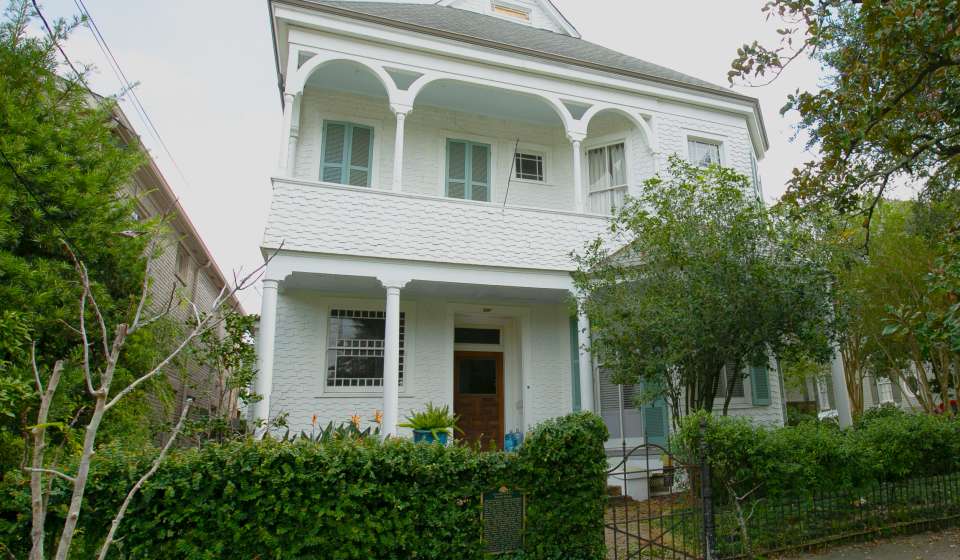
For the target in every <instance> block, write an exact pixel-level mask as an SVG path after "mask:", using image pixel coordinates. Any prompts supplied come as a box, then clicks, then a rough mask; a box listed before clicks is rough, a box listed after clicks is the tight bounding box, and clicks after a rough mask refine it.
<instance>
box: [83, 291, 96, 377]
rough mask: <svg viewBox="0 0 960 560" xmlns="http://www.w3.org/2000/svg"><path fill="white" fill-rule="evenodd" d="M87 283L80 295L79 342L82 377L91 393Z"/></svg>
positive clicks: (91, 374)
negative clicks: (80, 345) (81, 353)
mask: <svg viewBox="0 0 960 560" xmlns="http://www.w3.org/2000/svg"><path fill="white" fill-rule="evenodd" d="M87 289H88V286H87V283H86V282H84V283H83V294H81V295H80V342H81V344H82V345H83V379H84V381H85V382H86V384H87V392H88V393H90V394H91V395H93V392H94V389H93V373H92V372H91V371H90V340H89V339H88V338H87V320H86V316H87Z"/></svg>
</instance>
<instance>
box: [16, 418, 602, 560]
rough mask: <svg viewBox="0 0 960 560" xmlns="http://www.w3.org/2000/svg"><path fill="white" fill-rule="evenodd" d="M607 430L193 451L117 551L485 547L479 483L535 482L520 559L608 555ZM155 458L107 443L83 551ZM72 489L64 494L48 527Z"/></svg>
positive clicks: (152, 494) (22, 536)
mask: <svg viewBox="0 0 960 560" xmlns="http://www.w3.org/2000/svg"><path fill="white" fill-rule="evenodd" d="M606 435H607V434H606V428H605V426H604V424H603V422H602V421H601V420H600V419H599V418H598V417H596V416H595V415H592V414H589V413H583V414H576V415H572V416H568V417H565V418H560V419H556V420H550V421H547V422H544V423H543V424H541V425H540V426H538V427H537V428H535V429H534V430H533V432H532V433H531V434H530V435H529V436H528V438H527V442H526V444H525V445H524V446H523V447H522V448H521V450H520V452H519V453H517V454H504V453H481V452H478V451H476V450H474V449H470V448H467V447H442V446H438V445H417V444H414V443H412V442H409V441H406V440H390V441H387V442H379V441H378V440H376V439H372V438H371V439H344V438H340V439H332V440H330V441H327V442H324V443H319V444H318V443H316V442H312V441H308V440H298V441H294V442H279V441H263V442H253V441H242V442H231V443H225V444H221V445H210V446H207V447H204V448H202V449H199V450H196V449H192V450H183V451H179V452H176V453H173V454H172V455H171V456H170V457H169V459H168V460H167V461H166V462H165V463H164V464H163V465H162V466H161V468H160V470H158V471H157V473H156V475H155V476H154V478H153V479H152V480H151V481H150V482H149V483H148V484H147V485H146V486H145V487H144V489H143V490H142V492H141V494H139V495H138V496H137V498H136V499H135V500H134V501H133V503H132V504H131V507H130V509H129V511H128V513H127V516H126V518H125V519H124V521H123V523H122V525H121V526H120V530H119V533H118V536H119V537H120V538H121V541H120V542H118V543H117V546H116V550H115V551H114V552H113V553H112V554H111V557H112V558H136V559H139V558H150V559H154V558H171V559H174V558H185V559H191V560H192V559H214V558H224V557H236V558H261V559H264V560H266V559H268V558H269V559H285V558H297V559H301V558H324V559H333V560H339V559H364V560H366V559H369V558H437V559H441V558H443V559H448V558H457V559H464V560H466V559H480V558H483V546H482V543H481V542H480V534H481V525H480V495H481V494H482V493H483V492H486V491H490V490H492V489H495V488H498V487H499V486H501V485H506V486H510V487H517V488H520V489H522V490H524V491H526V492H527V504H528V508H527V533H526V543H525V550H524V552H523V553H522V557H523V558H530V559H560V558H564V559H591V560H593V559H599V558H602V557H603V546H604V540H603V539H604V537H603V504H604V498H605V480H604V471H605V468H606V458H605V456H604V453H603V441H604V440H605V439H606ZM153 456H154V454H153V453H152V452H143V451H140V452H130V451H123V450H117V449H103V450H102V451H101V452H100V453H99V454H98V458H97V460H96V462H95V467H94V469H93V472H92V478H91V482H90V485H89V486H88V488H87V502H86V506H85V508H84V511H83V513H82V515H81V518H80V527H81V530H82V535H81V537H80V543H81V546H82V547H84V548H80V549H78V550H77V551H76V552H75V554H74V556H76V557H78V558H80V557H92V556H93V552H94V549H95V547H96V545H97V544H98V543H99V542H101V540H102V537H103V535H104V533H105V531H106V530H107V528H108V527H109V524H110V520H111V518H112V515H113V513H114V512H115V511H116V508H117V506H118V504H119V503H120V502H121V501H122V499H123V496H124V495H125V493H126V492H127V490H128V489H129V487H130V486H131V485H132V484H133V483H134V481H135V480H136V479H137V477H139V476H140V475H141V474H142V473H143V472H144V471H145V470H146V469H147V468H148V465H149V463H150V460H151V459H152V457H153ZM21 480H22V477H21ZM0 490H4V489H0ZM5 490H6V491H4V492H3V493H2V494H0V502H2V504H3V505H0V538H2V539H3V542H5V543H7V546H8V547H9V548H10V549H11V550H12V551H13V552H14V553H15V554H18V555H22V556H25V554H24V553H25V551H26V548H27V546H28V544H27V539H28V534H29V518H28V511H29V496H28V492H29V491H28V489H27V488H26V487H25V485H24V484H22V483H21V484H19V485H16V484H12V483H10V484H8V485H7V487H6V489H5ZM63 500H64V497H63V496H62V495H60V494H59V493H55V495H54V498H53V501H54V503H53V504H52V507H51V516H50V519H49V520H48V527H49V528H50V529H51V532H53V531H55V530H56V528H57V527H58V526H60V524H61V523H62V518H61V517H60V516H61V515H62V511H63V508H62V507H61V505H62V502H63ZM52 537H53V535H51V538H52Z"/></svg>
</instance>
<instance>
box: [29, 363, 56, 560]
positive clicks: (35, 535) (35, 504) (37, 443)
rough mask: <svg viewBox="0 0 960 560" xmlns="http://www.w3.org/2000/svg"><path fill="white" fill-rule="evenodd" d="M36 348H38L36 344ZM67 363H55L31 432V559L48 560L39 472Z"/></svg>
mask: <svg viewBox="0 0 960 560" xmlns="http://www.w3.org/2000/svg"><path fill="white" fill-rule="evenodd" d="M34 346H36V345H34ZM33 365H34V371H35V375H36V376H37V383H40V373H39V370H38V369H37V367H36V359H34V361H33ZM63 366H64V362H63V361H62V360H61V361H59V362H57V363H56V364H54V366H53V372H52V373H51V374H50V379H49V381H47V390H46V391H45V392H44V393H43V395H42V396H41V397H40V409H39V411H38V412H37V424H36V425H35V426H34V427H33V428H32V429H31V430H30V433H31V437H32V438H33V460H32V463H31V467H30V468H31V469H32V470H31V473H30V506H31V514H32V515H31V517H32V518H33V527H32V529H31V532H30V536H31V541H32V548H31V549H30V560H44V555H43V541H44V526H45V525H46V521H47V508H46V505H45V503H44V500H43V473H42V472H41V471H40V470H38V469H43V462H44V460H43V459H44V451H43V450H44V448H45V447H46V438H45V435H46V431H47V417H48V416H49V414H50V404H51V403H52V402H53V395H54V394H55V392H56V390H57V385H58V384H59V383H60V376H61V375H62V374H63Z"/></svg>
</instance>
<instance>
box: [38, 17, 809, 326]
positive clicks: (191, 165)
mask: <svg viewBox="0 0 960 560" xmlns="http://www.w3.org/2000/svg"><path fill="white" fill-rule="evenodd" d="M74 1H75V0H46V1H44V2H43V4H42V5H43V9H44V11H45V13H46V14H47V15H48V16H51V17H58V16H63V17H68V16H72V15H73V14H75V13H76V6H75V4H74ZM765 1H766V0H724V1H722V2H718V1H717V0H657V1H652V0H590V1H589V2H588V1H584V0H554V3H555V4H556V5H557V7H558V8H559V9H560V10H561V11H562V12H563V13H564V15H565V16H566V17H567V19H569V20H570V21H571V22H572V23H573V25H574V26H576V27H577V29H578V30H579V31H580V33H581V34H582V35H583V38H584V39H586V40H588V41H592V42H595V43H599V44H601V45H603V46H606V47H609V48H612V49H616V50H618V51H621V52H624V53H626V54H629V55H631V56H635V57H637V58H641V59H644V60H648V61H650V62H655V63H657V64H661V65H664V66H668V67H670V68H673V69H675V70H679V71H681V72H684V73H687V74H690V75H693V76H697V77H699V78H702V79H705V80H708V81H711V82H714V83H717V84H722V85H726V83H727V82H726V73H727V70H728V69H729V67H730V61H731V60H732V59H733V58H734V56H735V54H736V49H737V47H738V46H740V45H741V44H743V43H744V42H750V41H752V40H754V39H765V40H767V41H772V40H775V25H774V24H773V23H772V22H770V23H768V22H766V21H765V20H764V17H763V14H762V13H761V11H760V8H761V6H762V5H763V4H764V3H765ZM84 2H85V4H86V6H87V8H88V9H89V10H90V12H91V13H92V15H93V18H94V20H95V21H96V23H97V25H98V26H99V28H100V31H101V33H102V34H103V35H104V37H105V38H106V40H107V43H108V44H109V46H110V48H111V49H112V51H113V54H114V55H115V56H116V58H117V60H118V61H119V63H120V65H121V66H122V68H123V70H124V72H125V73H126V75H127V77H128V78H129V79H130V80H131V81H133V82H137V83H139V85H138V87H137V93H138V95H139V96H140V99H141V100H142V102H143V104H144V106H145V107H146V109H147V111H148V113H149V115H150V118H151V119H152V121H153V123H154V124H155V125H156V127H157V129H158V130H159V132H160V135H161V136H162V138H163V140H164V141H165V142H166V144H167V146H168V147H169V149H170V152H171V153H172V155H173V159H174V160H175V161H176V164H177V166H179V168H180V170H182V175H181V173H180V172H179V171H178V170H177V167H176V166H174V164H173V162H172V161H171V158H170V157H169V156H168V155H167V154H166V153H165V152H164V151H163V150H162V149H161V147H160V146H159V144H158V142H157V140H156V139H155V138H153V137H152V135H151V133H150V132H149V129H148V128H147V126H146V125H145V124H144V123H143V122H141V120H140V119H138V117H137V115H136V112H135V111H134V108H133V107H132V104H131V103H129V102H127V101H123V102H122V107H123V109H124V111H126V112H127V114H128V115H129V116H130V118H131V120H132V121H133V123H134V125H135V126H136V127H137V129H138V131H139V132H140V135H141V137H143V139H144V142H145V143H146V145H147V146H148V147H149V148H150V149H151V153H152V155H153V157H154V159H156V160H157V162H158V164H159V165H160V167H161V169H162V170H163V171H164V174H165V176H166V178H167V180H168V182H169V183H170V184H171V185H172V186H173V189H174V190H175V191H176V193H177V195H178V196H179V197H180V201H181V204H182V205H183V207H184V208H185V209H186V211H187V213H188V214H189V216H190V219H191V220H192V221H193V223H194V224H195V225H196V227H197V229H198V230H199V232H200V234H201V236H202V237H203V239H204V241H205V242H206V244H207V246H208V247H209V248H210V250H211V251H212V253H213V255H214V258H215V259H216V261H217V263H218V264H219V265H220V267H221V269H222V270H223V271H224V272H225V273H226V274H227V275H228V276H229V275H230V271H231V270H234V269H238V268H243V269H245V270H250V269H252V268H255V267H256V266H258V265H259V264H260V263H261V256H260V251H259V244H260V240H261V237H262V234H263V228H264V225H265V221H266V217H267V210H268V205H269V200H270V179H269V178H270V175H271V173H272V172H273V170H274V169H275V163H276V154H277V148H278V139H279V127H280V99H279V94H278V91H277V86H276V74H275V69H274V63H273V49H272V45H271V36H270V28H269V21H268V15H267V3H266V0H163V1H158V0H84ZM66 50H67V53H68V55H69V56H70V57H71V58H74V59H76V60H78V61H82V62H84V63H89V64H94V65H96V66H97V70H96V72H95V75H94V77H93V79H92V83H93V86H94V87H95V88H96V89H97V90H99V91H101V92H104V93H108V94H109V93H116V92H118V91H119V90H120V83H119V81H118V80H117V78H115V77H114V75H113V73H112V72H111V71H110V67H109V65H108V63H107V60H106V58H105V57H104V56H103V54H102V53H101V52H100V50H99V49H98V48H97V46H96V43H95V42H94V40H93V36H92V35H91V33H90V31H89V30H88V29H86V28H80V29H78V30H77V31H76V32H75V34H74V36H73V37H72V38H71V40H70V41H69V42H68V43H67V45H66ZM816 81H817V70H816V68H815V67H814V66H813V65H812V64H810V63H808V62H803V63H802V64H800V65H797V66H795V67H792V68H791V69H790V71H789V72H788V73H786V74H785V75H784V76H783V77H781V79H780V80H778V81H777V82H776V83H775V84H774V85H772V86H768V87H765V88H736V89H738V90H739V91H742V92H744V93H746V94H748V95H753V96H756V97H758V98H760V102H761V105H762V106H763V113H764V118H765V121H766V125H767V130H768V133H769V135H770V143H771V146H770V152H769V153H768V154H767V157H766V158H765V159H764V160H763V161H762V162H761V164H760V169H761V175H762V177H763V184H764V190H765V195H766V198H767V200H768V201H773V200H776V199H777V198H779V197H780V195H781V194H782V193H783V190H784V187H783V185H784V181H785V180H786V178H787V177H788V176H789V175H790V171H791V169H793V167H795V166H796V165H798V164H800V163H802V162H803V161H805V160H806V159H808V158H809V157H810V156H809V154H808V153H805V151H804V147H803V145H802V142H798V141H791V140H792V137H793V134H794V131H793V128H792V125H793V123H794V121H795V119H794V118H791V117H789V116H788V117H787V118H782V117H781V116H780V114H779V109H780V107H781V106H782V105H783V103H784V100H785V99H786V95H787V94H788V93H789V92H792V91H794V90H795V89H797V88H802V89H810V88H814V87H815V86H816ZM241 299H242V301H243V302H244V305H245V306H246V309H247V311H250V312H258V311H259V293H257V292H253V291H251V292H249V293H246V294H243V295H242V297H241Z"/></svg>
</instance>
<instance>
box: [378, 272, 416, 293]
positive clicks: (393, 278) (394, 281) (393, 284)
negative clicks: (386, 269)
mask: <svg viewBox="0 0 960 560" xmlns="http://www.w3.org/2000/svg"><path fill="white" fill-rule="evenodd" d="M377 280H379V281H380V283H381V284H382V285H383V287H384V288H386V289H387V290H389V289H391V288H392V289H394V290H400V289H403V288H404V287H406V285H407V284H409V283H410V282H411V281H412V280H413V279H412V278H410V277H409V276H402V275H399V274H386V275H383V276H377Z"/></svg>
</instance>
